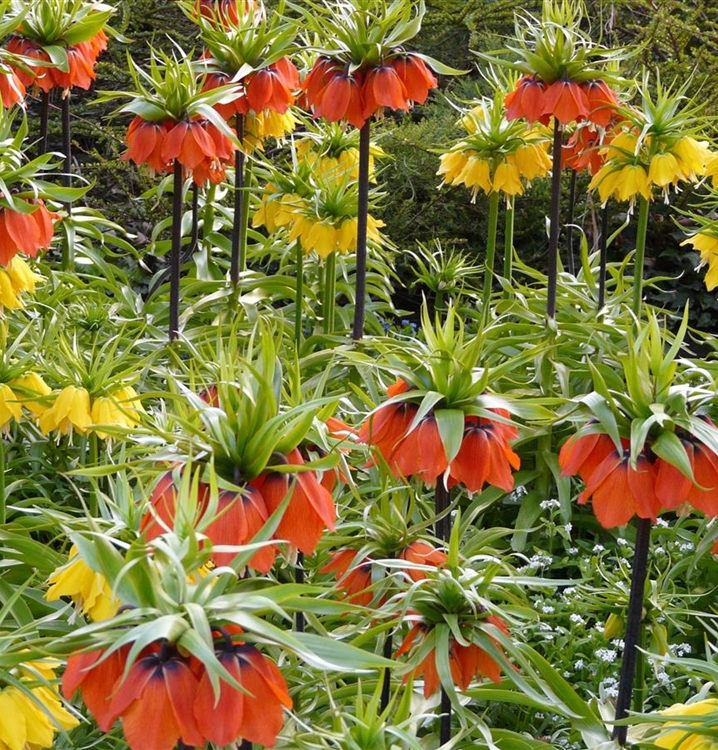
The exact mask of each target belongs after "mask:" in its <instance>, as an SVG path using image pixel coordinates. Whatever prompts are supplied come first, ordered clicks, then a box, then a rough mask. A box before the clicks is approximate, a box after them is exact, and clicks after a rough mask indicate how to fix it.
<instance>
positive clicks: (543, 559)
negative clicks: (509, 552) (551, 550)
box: [519, 552, 553, 572]
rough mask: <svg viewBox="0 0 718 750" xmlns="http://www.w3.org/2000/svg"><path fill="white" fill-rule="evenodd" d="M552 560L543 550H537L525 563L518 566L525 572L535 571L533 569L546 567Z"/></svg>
mask: <svg viewBox="0 0 718 750" xmlns="http://www.w3.org/2000/svg"><path fill="white" fill-rule="evenodd" d="M552 562H553V557H551V556H550V555H545V554H544V553H543V552H537V553H536V554H535V555H532V556H531V557H530V558H529V559H528V562H527V563H526V565H524V566H522V567H520V568H519V571H520V572H526V571H535V570H542V569H543V568H547V567H548V566H549V565H551V563H552Z"/></svg>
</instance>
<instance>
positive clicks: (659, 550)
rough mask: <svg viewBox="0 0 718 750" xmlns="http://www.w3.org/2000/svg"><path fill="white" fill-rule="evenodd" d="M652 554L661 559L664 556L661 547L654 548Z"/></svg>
mask: <svg viewBox="0 0 718 750" xmlns="http://www.w3.org/2000/svg"><path fill="white" fill-rule="evenodd" d="M653 554H654V555H657V556H658V557H662V556H663V555H665V554H666V550H665V549H664V548H663V547H654V549H653Z"/></svg>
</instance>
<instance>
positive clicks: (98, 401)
mask: <svg viewBox="0 0 718 750" xmlns="http://www.w3.org/2000/svg"><path fill="white" fill-rule="evenodd" d="M141 411H144V409H143V408H142V404H141V403H140V400H139V396H138V395H137V392H136V391H135V389H134V388H132V386H129V385H128V386H124V387H123V388H118V389H117V390H115V391H113V392H112V393H111V394H110V395H109V396H98V397H97V398H95V399H94V400H93V402H92V409H91V410H90V415H91V416H92V422H93V424H94V425H106V426H108V427H121V428H125V429H132V428H133V427H137V425H138V424H139V423H140V412H141ZM93 430H94V431H95V433H97V436H98V437H99V438H100V439H102V440H106V439H107V438H109V437H112V436H111V435H110V434H109V433H107V432H105V431H104V430H101V429H98V427H93Z"/></svg>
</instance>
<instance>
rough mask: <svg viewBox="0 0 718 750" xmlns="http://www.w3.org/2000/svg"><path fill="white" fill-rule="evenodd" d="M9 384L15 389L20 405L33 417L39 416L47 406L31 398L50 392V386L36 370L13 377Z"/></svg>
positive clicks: (47, 394)
mask: <svg viewBox="0 0 718 750" xmlns="http://www.w3.org/2000/svg"><path fill="white" fill-rule="evenodd" d="M10 385H11V386H12V387H13V388H14V389H15V391H17V393H18V396H19V399H20V401H21V403H22V405H23V406H24V407H25V408H26V409H27V410H28V411H29V412H30V413H31V414H32V415H33V416H34V417H39V416H40V414H42V413H43V412H45V411H47V409H48V408H49V407H48V406H47V405H46V404H44V403H42V401H39V400H35V399H34V398H33V397H34V396H40V397H44V396H49V395H50V394H51V393H52V389H51V388H50V386H49V385H48V384H47V383H46V382H45V381H44V380H43V379H42V377H40V375H38V374H37V373H36V372H26V373H25V374H24V375H21V376H20V377H19V378H15V380H13V381H12V383H11V384H10Z"/></svg>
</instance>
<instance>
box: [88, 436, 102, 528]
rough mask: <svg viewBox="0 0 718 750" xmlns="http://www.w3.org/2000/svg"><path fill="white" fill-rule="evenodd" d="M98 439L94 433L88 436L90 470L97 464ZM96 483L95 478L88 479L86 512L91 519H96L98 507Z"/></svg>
mask: <svg viewBox="0 0 718 750" xmlns="http://www.w3.org/2000/svg"><path fill="white" fill-rule="evenodd" d="M99 441H100V438H99V437H97V433H96V432H94V431H93V432H91V433H90V434H89V436H88V441H87V443H88V445H87V447H88V454H89V456H88V458H89V464H90V467H91V468H94V467H95V466H97V465H98V464H99V456H100V446H99ZM97 482H98V480H97V479H96V478H95V477H90V498H89V503H88V506H89V507H88V510H89V511H90V515H91V516H92V517H93V518H97V515H98V510H99V505H98V502H97Z"/></svg>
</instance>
